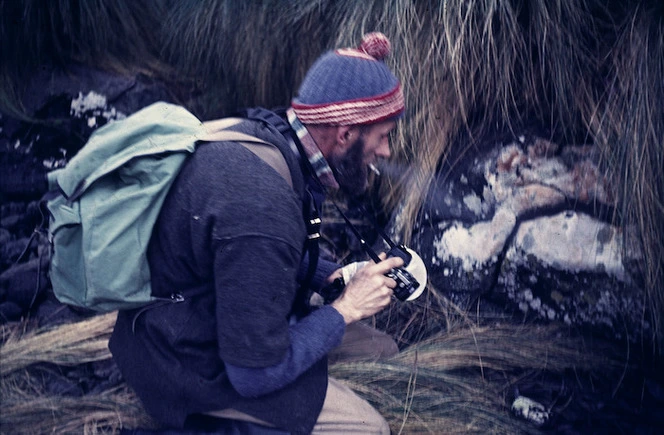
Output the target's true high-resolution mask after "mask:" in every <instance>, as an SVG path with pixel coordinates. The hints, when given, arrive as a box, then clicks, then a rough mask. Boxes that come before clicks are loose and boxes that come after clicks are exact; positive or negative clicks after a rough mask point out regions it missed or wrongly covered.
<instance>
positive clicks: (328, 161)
mask: <svg viewBox="0 0 664 435" xmlns="http://www.w3.org/2000/svg"><path fill="white" fill-rule="evenodd" d="M389 50H390V44H389V41H388V39H387V38H386V37H385V36H384V35H382V34H380V33H372V34H368V35H366V36H365V37H364V38H363V41H362V44H361V45H360V46H359V48H346V49H338V50H335V51H331V52H328V53H325V54H324V55H323V56H321V57H320V58H319V59H318V60H317V61H316V62H315V63H314V65H313V66H312V67H311V68H310V69H309V71H308V73H307V75H306V77H305V79H304V81H303V82H302V84H301V86H300V88H299V91H298V94H297V97H296V98H295V99H294V100H293V102H292V104H291V107H290V108H289V109H288V110H286V112H285V114H284V118H285V119H282V118H278V119H277V115H275V114H274V113H272V112H267V114H266V111H265V110H259V111H256V110H248V111H247V112H246V116H247V119H246V120H244V121H243V122H241V123H239V124H237V125H236V126H234V127H233V129H234V130H236V131H239V132H242V133H246V134H249V135H252V136H255V137H257V138H259V139H261V140H263V141H265V142H268V143H270V144H272V145H273V146H274V147H276V149H277V150H278V151H279V153H277V154H279V158H280V159H281V158H282V157H283V159H282V162H283V163H285V166H284V167H287V171H285V172H286V174H283V173H280V172H279V171H277V170H275V169H274V165H269V164H267V163H266V162H265V161H264V159H262V158H260V157H258V156H257V155H256V154H254V153H252V152H251V151H250V150H248V149H247V148H245V147H244V146H243V145H242V144H240V143H237V142H216V143H209V144H206V145H205V146H200V147H199V148H198V149H197V150H196V152H195V153H193V155H192V156H191V157H190V158H189V160H188V161H187V162H186V163H185V165H184V167H183V169H182V170H181V172H180V174H179V175H178V178H177V179H176V180H175V182H174V184H173V187H172V188H171V190H170V191H169V194H168V197H167V198H166V201H165V203H164V206H163V208H162V210H161V212H160V215H159V219H158V222H157V225H156V227H155V229H154V231H153V234H152V237H151V239H150V245H149V250H148V258H149V263H150V273H151V284H152V291H153V295H155V296H158V297H167V296H168V295H170V294H172V293H173V292H174V290H176V291H177V292H179V293H181V294H183V295H184V296H185V300H184V302H182V303H178V304H165V305H162V306H157V307H154V308H150V309H147V310H145V309H144V310H132V311H124V312H121V313H120V314H119V315H118V320H117V323H116V326H115V329H114V332H113V336H112V338H111V340H110V343H109V347H110V349H111V351H112V353H113V358H114V360H115V361H116V362H117V364H118V366H119V368H120V370H121V372H122V374H123V376H124V378H125V379H126V381H127V383H128V384H129V385H130V386H131V387H132V388H133V389H134V390H135V392H136V393H137V395H138V396H139V397H140V399H141V401H142V402H143V404H144V406H145V408H146V410H147V411H148V412H149V413H150V414H151V415H152V416H153V417H154V418H155V419H156V420H157V421H159V422H161V423H162V424H163V425H164V426H166V427H171V428H188V429H193V428H197V427H201V425H208V427H209V425H210V424H213V425H217V426H216V427H217V428H221V427H226V428H228V427H232V428H235V429H233V430H236V431H238V430H239V431H240V432H245V431H248V432H250V433H256V432H251V431H250V430H249V429H247V427H251V428H253V429H251V430H258V429H256V428H259V431H260V433H284V432H287V433H297V434H300V433H303V434H304V433H312V432H313V433H324V432H328V433H363V434H366V433H385V434H387V433H389V432H390V429H389V426H388V424H387V422H386V421H385V419H384V418H383V417H382V416H381V415H380V414H379V413H378V412H377V411H376V410H375V409H373V408H372V407H371V406H370V405H369V404H368V403H367V402H366V401H364V400H363V399H361V398H360V397H359V396H357V395H356V394H355V393H353V392H352V391H351V390H350V389H348V388H347V387H345V386H343V385H342V384H341V383H340V382H338V381H336V380H335V379H333V378H329V377H328V374H327V366H328V355H330V354H331V353H332V354H334V353H335V352H336V354H337V355H339V354H342V355H343V354H345V355H346V356H348V355H350V356H352V357H357V358H379V357H382V356H386V355H390V354H393V353H396V352H397V351H398V349H397V347H396V344H395V343H394V341H393V340H392V339H391V338H389V337H387V336H386V335H385V334H382V333H378V332H377V331H374V330H370V328H368V327H366V326H364V325H363V324H361V323H358V322H359V321H360V320H362V319H364V318H367V317H369V316H372V315H374V314H376V313H377V312H379V311H381V310H382V309H384V308H385V307H387V306H388V305H389V304H390V302H391V298H392V294H393V289H394V287H395V286H396V282H395V281H394V280H393V279H392V278H389V277H388V276H386V274H387V273H388V272H389V271H390V270H391V269H392V268H395V267H400V266H401V265H402V264H403V261H402V260H401V259H400V258H396V257H395V258H388V259H384V261H381V262H379V263H373V262H372V263H368V264H367V265H365V266H363V267H361V268H359V270H357V272H355V273H354V275H353V276H352V278H351V279H349V280H348V281H347V282H346V283H345V288H344V289H343V292H342V293H341V295H340V296H339V297H338V298H337V299H336V300H334V301H332V302H331V303H329V304H326V305H323V306H320V307H312V306H310V304H309V303H308V302H309V296H310V292H311V291H312V290H313V291H317V290H320V289H321V288H323V287H325V286H326V285H328V284H329V283H331V282H333V280H335V279H336V278H337V277H339V276H340V275H341V272H340V267H341V266H340V265H337V264H334V263H332V262H329V261H325V260H323V259H322V258H318V257H319V256H318V255H317V252H318V250H317V245H316V243H317V242H316V240H315V238H316V235H317V231H318V228H317V225H318V223H319V219H318V216H319V215H320V209H321V205H322V202H323V200H324V197H325V193H326V192H327V191H328V190H332V189H342V190H344V191H345V192H347V193H351V194H358V193H360V192H363V191H364V190H366V188H367V168H368V166H369V165H371V164H373V163H375V162H376V161H377V160H379V159H386V158H388V157H389V156H390V148H389V142H388V137H389V134H390V132H391V131H392V130H393V129H394V128H395V126H396V120H397V119H398V118H400V117H401V116H402V114H403V112H404V98H403V93H402V90H401V86H400V83H399V81H398V80H397V78H396V77H395V76H394V75H393V73H392V72H391V71H390V70H389V69H388V68H387V66H386V65H385V63H384V62H383V58H384V57H385V56H386V55H387V54H388V53H389ZM270 119H272V120H274V122H271V121H270ZM383 258H384V256H383ZM372 331H373V332H372ZM344 349H345V350H346V351H344ZM211 422H212V423H211ZM229 422H230V423H229ZM227 423H229V424H230V425H231V426H223V425H224V424H227ZM233 425H234V426H233ZM243 425H250V426H243ZM238 428H240V429H238Z"/></svg>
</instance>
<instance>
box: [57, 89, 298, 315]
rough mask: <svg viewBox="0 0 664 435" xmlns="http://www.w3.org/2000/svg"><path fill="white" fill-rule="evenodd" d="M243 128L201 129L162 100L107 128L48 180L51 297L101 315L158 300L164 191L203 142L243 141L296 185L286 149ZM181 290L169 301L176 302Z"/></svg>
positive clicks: (218, 125) (228, 121)
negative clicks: (151, 254)
mask: <svg viewBox="0 0 664 435" xmlns="http://www.w3.org/2000/svg"><path fill="white" fill-rule="evenodd" d="M240 121H242V120H241V119H238V118H225V119H220V120H216V121H211V122H206V123H202V122H201V121H200V120H198V119H197V118H196V117H195V116H194V115H193V114H191V113H190V112H188V111H187V110H186V109H184V108H183V107H180V106H176V105H172V104H168V103H163V102H158V103H155V104H153V105H151V106H148V107H146V108H144V109H142V110H140V111H138V112H136V113H134V114H133V115H131V116H129V117H127V118H125V119H123V120H121V121H116V122H113V123H110V124H107V125H105V126H103V127H101V128H100V129H99V130H97V131H95V132H94V133H93V134H92V135H91V136H90V140H89V141H88V143H86V145H85V146H84V147H83V148H82V149H81V150H80V151H79V152H78V153H77V154H76V156H74V157H73V158H72V159H71V161H70V162H69V163H68V164H67V165H66V166H65V167H64V168H62V169H58V170H55V171H52V172H50V173H49V174H48V181H49V188H50V190H52V191H56V192H58V194H57V195H56V196H55V197H54V198H53V199H51V200H49V201H48V202H47V207H48V209H49V211H50V214H51V216H50V221H49V236H50V239H51V245H52V252H51V263H50V270H49V272H50V279H51V283H52V285H53V291H54V293H55V295H56V297H57V298H58V300H60V302H63V303H65V304H69V305H73V306H77V307H81V308H87V309H91V310H94V311H98V312H109V311H115V310H124V309H133V308H138V307H141V306H144V305H147V304H150V303H152V302H155V301H158V300H161V299H162V298H156V297H153V296H152V295H151V286H150V269H149V266H148V261H147V247H148V243H149V241H150V236H151V235H152V228H153V226H154V224H155V222H156V220H157V216H158V215H159V211H160V209H161V206H162V204H163V202H164V199H165V197H166V194H167V193H168V190H169V188H170V187H171V185H172V183H173V181H174V180H175V177H176V176H177V174H178V172H179V170H180V168H181V167H182V164H183V163H184V161H185V159H186V158H187V156H188V155H190V154H191V153H193V152H194V151H195V149H196V146H197V143H199V142H201V141H202V142H205V141H207V142H212V141H234V142H240V143H241V144H242V145H244V146H245V147H247V148H248V149H249V150H251V151H252V152H254V153H255V154H256V155H258V156H259V157H260V158H261V159H263V160H264V161H265V162H266V163H268V164H269V165H270V166H272V167H273V168H274V169H275V170H276V171H277V172H278V173H279V174H280V175H281V176H282V177H283V178H284V179H285V180H286V181H287V182H288V183H289V184H290V185H291V186H292V181H291V179H290V177H291V175H290V172H289V170H288V165H287V163H286V161H285V159H284V157H283V155H282V154H281V152H280V151H279V150H278V149H277V148H276V147H275V146H274V145H271V144H269V143H267V142H264V141H262V140H260V139H258V138H255V137H253V136H249V135H246V134H243V133H239V132H234V131H230V130H228V128H229V127H231V126H233V125H235V124H237V123H238V122H240ZM182 299H183V298H182V295H180V294H177V293H174V294H173V295H172V296H171V298H170V299H167V300H169V301H173V302H179V301H181V300H182Z"/></svg>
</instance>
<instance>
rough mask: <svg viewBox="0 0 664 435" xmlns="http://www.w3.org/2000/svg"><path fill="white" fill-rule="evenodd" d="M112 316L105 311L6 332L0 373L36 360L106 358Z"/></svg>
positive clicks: (76, 361)
mask: <svg viewBox="0 0 664 435" xmlns="http://www.w3.org/2000/svg"><path fill="white" fill-rule="evenodd" d="M116 316H117V313H108V314H104V315H100V316H95V317H93V318H91V319H89V320H86V321H83V322H79V323H71V324H66V325H62V326H59V327H57V328H54V329H46V330H36V331H34V332H30V333H28V334H25V335H20V334H18V333H14V334H10V335H9V336H8V337H7V339H6V341H5V342H4V343H3V344H2V347H0V375H1V376H5V375H7V374H9V373H12V372H14V371H16V370H20V369H23V368H26V367H28V366H29V365H31V364H35V363H40V362H50V363H53V364H59V365H65V366H67V365H77V364H82V363H84V362H90V361H99V360H103V359H108V358H110V356H111V355H110V352H109V350H108V339H109V337H110V335H111V333H112V332H113V326H114V325H115V318H116Z"/></svg>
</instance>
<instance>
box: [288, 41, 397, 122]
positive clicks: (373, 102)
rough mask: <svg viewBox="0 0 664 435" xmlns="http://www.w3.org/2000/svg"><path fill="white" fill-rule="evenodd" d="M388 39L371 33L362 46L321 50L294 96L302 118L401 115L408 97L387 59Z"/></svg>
mask: <svg viewBox="0 0 664 435" xmlns="http://www.w3.org/2000/svg"><path fill="white" fill-rule="evenodd" d="M390 49H391V45H390V41H389V39H387V37H386V36H385V35H383V34H382V33H379V32H373V33H368V34H366V35H364V37H363V38H362V43H361V44H360V46H359V47H358V48H343V49H338V50H334V51H329V52H327V53H325V54H323V55H322V56H321V57H320V58H318V60H317V61H316V62H315V63H314V64H313V65H312V66H311V68H310V69H309V71H308V72H307V75H306V76H305V78H304V80H303V82H302V84H301V85H300V89H299V92H298V95H297V97H296V98H295V99H293V101H292V107H293V110H294V111H295V114H296V115H297V117H298V118H299V119H300V121H302V123H304V124H326V125H361V124H372V123H375V122H380V121H385V120H388V119H395V118H399V117H400V116H401V115H402V114H403V112H404V97H403V92H402V90H401V84H400V83H399V80H398V79H397V78H396V77H395V76H394V74H392V72H391V71H390V70H389V69H388V68H387V66H386V65H385V62H383V59H385V57H387V56H388V55H389V53H390Z"/></svg>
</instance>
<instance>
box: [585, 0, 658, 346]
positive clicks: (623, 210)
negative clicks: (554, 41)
mask: <svg viewBox="0 0 664 435" xmlns="http://www.w3.org/2000/svg"><path fill="white" fill-rule="evenodd" d="M606 62H607V69H608V70H609V73H608V74H607V79H608V81H607V86H606V90H605V92H604V94H602V95H601V98H600V100H599V102H598V104H597V105H596V107H595V111H594V112H592V113H589V115H588V125H589V129H590V131H591V132H592V135H593V137H594V138H595V143H596V144H597V145H598V146H599V147H600V149H601V151H602V157H603V162H602V163H603V167H604V170H605V171H606V173H607V174H608V176H609V178H612V179H614V180H615V186H616V200H617V203H618V204H619V207H618V209H617V213H618V214H617V215H616V216H615V220H616V222H618V223H619V224H622V225H624V226H623V228H627V226H628V225H632V226H634V227H635V228H636V231H635V232H634V233H633V234H632V233H629V232H626V240H627V242H628V243H631V244H636V245H638V246H640V247H642V249H643V253H644V258H643V261H642V263H641V264H639V265H638V268H639V270H640V272H641V276H640V277H638V278H640V279H642V280H643V285H644V288H645V289H646V293H647V298H648V303H647V307H648V312H646V313H644V317H645V318H646V319H648V320H647V321H649V322H651V324H652V327H653V329H654V334H653V335H652V338H653V339H654V340H656V341H655V343H648V338H647V337H643V338H644V340H645V341H646V343H645V345H646V346H649V345H653V346H655V347H657V345H658V344H659V346H660V347H661V346H662V338H663V336H664V316H663V315H662V312H663V310H664V256H663V255H662V254H663V253H664V237H662V234H664V221H663V220H662V219H661V217H662V216H663V215H664V214H663V213H664V176H662V169H663V168H664V80H662V77H664V5H662V4H661V3H660V4H659V5H657V6H655V5H654V4H653V5H649V4H648V3H645V4H639V5H637V6H636V7H635V8H634V9H633V10H631V11H629V13H628V14H627V15H626V17H625V19H624V21H622V22H621V23H620V27H619V28H618V31H617V38H616V42H615V45H614V46H613V47H612V52H611V54H610V56H609V57H608V58H607V60H606ZM658 338H659V343H657V339H658Z"/></svg>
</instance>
